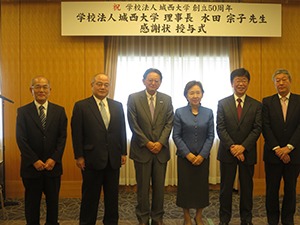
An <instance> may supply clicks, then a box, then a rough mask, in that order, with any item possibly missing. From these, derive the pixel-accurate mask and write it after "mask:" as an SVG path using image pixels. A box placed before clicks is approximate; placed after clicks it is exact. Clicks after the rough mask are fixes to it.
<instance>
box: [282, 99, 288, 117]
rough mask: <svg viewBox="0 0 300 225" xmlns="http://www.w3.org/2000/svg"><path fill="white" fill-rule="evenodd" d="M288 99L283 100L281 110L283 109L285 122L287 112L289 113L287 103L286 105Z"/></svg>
mask: <svg viewBox="0 0 300 225" xmlns="http://www.w3.org/2000/svg"><path fill="white" fill-rule="evenodd" d="M286 99H287V98H286V97H282V98H281V108H282V114H283V119H284V122H285V120H286V112H287V106H286V103H285V100H286Z"/></svg>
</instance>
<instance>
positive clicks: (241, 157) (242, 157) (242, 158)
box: [236, 153, 245, 162]
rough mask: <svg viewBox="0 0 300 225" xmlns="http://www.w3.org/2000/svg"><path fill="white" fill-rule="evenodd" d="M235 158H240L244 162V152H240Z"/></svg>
mask: <svg viewBox="0 0 300 225" xmlns="http://www.w3.org/2000/svg"><path fill="white" fill-rule="evenodd" d="M236 158H237V159H238V160H240V161H241V162H244V161H245V156H244V153H241V154H239V155H237V156H236Z"/></svg>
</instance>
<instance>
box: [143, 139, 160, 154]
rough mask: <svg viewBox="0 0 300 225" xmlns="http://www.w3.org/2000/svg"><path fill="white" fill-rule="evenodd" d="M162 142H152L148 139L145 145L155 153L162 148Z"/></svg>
mask: <svg viewBox="0 0 300 225" xmlns="http://www.w3.org/2000/svg"><path fill="white" fill-rule="evenodd" d="M162 146H163V145H162V144H161V143H159V142H155V143H153V142H152V141H149V142H148V143H147V144H146V147H147V148H148V149H149V150H150V151H151V152H152V153H154V154H157V153H159V152H160V150H161V149H162Z"/></svg>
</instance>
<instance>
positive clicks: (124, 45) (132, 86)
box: [107, 37, 240, 185]
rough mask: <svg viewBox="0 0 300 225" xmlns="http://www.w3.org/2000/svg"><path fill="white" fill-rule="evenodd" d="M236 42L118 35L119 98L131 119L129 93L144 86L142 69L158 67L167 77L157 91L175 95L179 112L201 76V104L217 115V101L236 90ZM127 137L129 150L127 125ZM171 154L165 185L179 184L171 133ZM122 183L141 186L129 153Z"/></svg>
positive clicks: (213, 168) (214, 170) (215, 176)
mask: <svg viewBox="0 0 300 225" xmlns="http://www.w3.org/2000/svg"><path fill="white" fill-rule="evenodd" d="M237 41H238V39H237V38H229V37H224V38H223V37H119V42H118V46H117V47H115V48H114V49H115V52H116V49H117V52H118V58H117V65H116V64H115V63H114V64H113V65H114V66H116V67H117V69H116V82H115V91H114V99H115V100H117V101H120V102H122V104H123V107H124V112H125V116H126V117H127V115H126V114H127V107H126V104H127V99H128V96H129V94H131V93H134V92H138V91H140V90H144V89H145V87H144V85H143V83H142V75H143V73H144V72H145V70H146V69H148V68H157V69H159V70H160V71H161V72H162V75H163V79H162V84H161V86H160V88H159V90H158V91H160V92H163V93H166V94H168V95H170V96H171V97H172V101H173V107H174V111H175V110H176V109H177V108H179V107H182V106H185V105H186V104H187V101H186V99H185V97H184V96H183V90H184V87H185V85H186V83H187V82H189V81H191V80H197V81H201V82H202V84H203V87H204V95H203V99H202V101H201V104H202V105H203V106H204V107H208V108H211V109H212V110H213V111H214V115H215V116H216V110H217V104H218V100H220V99H222V98H224V97H226V96H228V95H231V94H232V89H231V85H230V71H231V69H232V68H233V67H238V65H239V63H240V61H239V59H240V57H239V44H238V43H236V42H237ZM233 46H235V48H234V47H233ZM233 56H234V57H233ZM114 58H115V57H114ZM231 58H233V59H234V60H235V63H234V64H232V62H231ZM107 59H109V58H107ZM229 59H230V60H229ZM236 59H238V60H237V61H236ZM232 65H234V66H232ZM111 91H112V89H111V90H110V92H111ZM215 136H216V138H215V141H214V145H213V147H212V149H211V155H210V175H209V182H210V183H211V184H217V183H219V182H220V172H219V171H220V169H219V162H218V161H217V159H216V158H217V149H218V144H219V140H218V136H217V133H215ZM127 138H128V154H129V145H130V138H131V131H130V129H129V127H128V124H127ZM170 154H171V159H170V161H169V162H168V166H167V173H166V181H165V185H177V157H176V146H175V145H174V143H173V140H172V134H171V136H170ZM120 184H121V185H135V184H136V181H135V169H134V165H133V161H132V160H130V159H129V157H128V159H127V162H126V164H125V165H124V166H122V168H121V171H120Z"/></svg>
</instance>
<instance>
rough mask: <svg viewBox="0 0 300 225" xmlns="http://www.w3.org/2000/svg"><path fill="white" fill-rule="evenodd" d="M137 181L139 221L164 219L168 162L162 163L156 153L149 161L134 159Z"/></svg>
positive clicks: (137, 212) (137, 213)
mask: <svg viewBox="0 0 300 225" xmlns="http://www.w3.org/2000/svg"><path fill="white" fill-rule="evenodd" d="M134 166H135V173H136V181H137V202H138V204H137V206H136V216H137V219H138V221H139V223H148V221H149V218H150V217H151V218H152V221H156V222H159V221H162V219H163V214H164V191H165V176H166V168H167V163H160V162H159V161H158V159H157V156H156V155H155V154H153V155H152V157H151V158H150V160H149V161H148V162H147V163H139V162H137V161H134ZM150 180H151V184H152V204H151V213H150V210H149V207H150V201H149V192H150Z"/></svg>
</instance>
